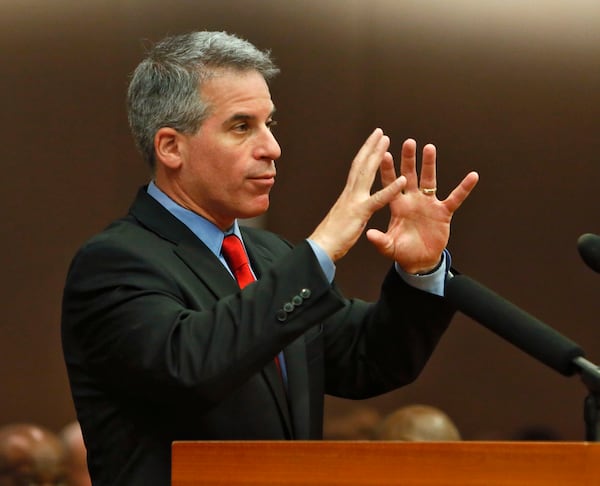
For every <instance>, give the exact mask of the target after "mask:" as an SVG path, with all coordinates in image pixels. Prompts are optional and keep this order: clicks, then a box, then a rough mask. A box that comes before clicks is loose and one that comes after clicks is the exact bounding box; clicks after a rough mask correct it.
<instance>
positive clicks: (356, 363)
mask: <svg viewBox="0 0 600 486" xmlns="http://www.w3.org/2000/svg"><path fill="white" fill-rule="evenodd" d="M454 312H455V310H454V309H453V308H452V307H451V306H450V305H449V304H448V303H447V302H446V301H445V299H444V298H443V297H439V296H437V295H433V294H430V293H427V292H424V291H421V290H418V289H415V288H413V287H411V286H410V285H408V284H406V283H405V282H404V281H403V280H402V279H401V278H400V277H399V275H398V274H397V273H396V271H395V270H394V269H393V268H392V269H391V270H390V272H389V273H388V275H387V276H386V278H385V280H384V282H383V285H382V289H381V294H380V298H379V300H378V301H377V302H376V303H366V302H363V301H360V300H349V301H346V304H345V306H344V308H342V309H341V310H339V311H337V312H336V313H335V314H334V315H333V316H332V317H331V318H330V319H329V320H328V321H327V322H326V325H325V326H324V333H323V334H324V336H323V339H324V349H325V361H324V367H325V390H326V393H328V394H331V395H335V396H341V397H345V398H367V397H372V396H375V395H378V394H381V393H385V392H388V391H390V390H393V389H395V388H398V387H400V386H403V385H406V384H408V383H411V382H413V381H414V380H415V379H416V378H417V376H418V375H419V374H420V372H421V371H422V370H423V368H424V366H425V364H426V363H427V360H428V359H429V357H430V356H431V353H432V352H433V350H434V349H435V347H436V345H437V344H438V342H439V340H440V338H441V336H442V334H443V333H444V331H445V330H446V329H447V327H448V325H449V323H450V320H451V319H452V316H453V314H454Z"/></svg>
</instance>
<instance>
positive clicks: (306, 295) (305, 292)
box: [300, 289, 311, 299]
mask: <svg viewBox="0 0 600 486" xmlns="http://www.w3.org/2000/svg"><path fill="white" fill-rule="evenodd" d="M310 294H311V292H310V289H302V290H301V291H300V297H302V298H303V299H308V298H309V297H310Z"/></svg>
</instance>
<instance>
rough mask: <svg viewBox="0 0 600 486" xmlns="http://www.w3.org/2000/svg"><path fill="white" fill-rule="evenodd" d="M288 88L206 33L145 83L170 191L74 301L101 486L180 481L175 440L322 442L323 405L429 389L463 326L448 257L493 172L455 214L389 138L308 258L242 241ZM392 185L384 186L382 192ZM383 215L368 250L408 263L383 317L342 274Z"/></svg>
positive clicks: (145, 113) (154, 196)
mask: <svg viewBox="0 0 600 486" xmlns="http://www.w3.org/2000/svg"><path fill="white" fill-rule="evenodd" d="M276 72H277V68H276V67H275V66H274V65H273V63H272V61H271V59H270V58H269V55H268V53H265V52H261V51H259V50H258V49H256V48H255V47H254V46H253V45H251V44H250V43H248V42H246V41H244V40H241V39H239V38H237V37H234V36H231V35H228V34H225V33H218V32H217V33H215V32H197V33H192V34H186V35H181V36H175V37H171V38H168V39H165V40H164V41H162V42H160V43H158V44H157V45H156V46H155V47H154V48H153V49H152V50H151V51H150V53H149V54H148V57H147V58H146V59H145V60H144V61H143V62H142V63H141V64H140V65H139V66H138V68H137V69H136V71H135V73H134V75H133V77H132V80H131V84H130V87H129V93H128V104H129V118H130V125H131V128H132V131H133V134H134V138H135V139H136V142H137V144H138V146H139V148H140V150H141V152H142V154H143V155H144V157H145V158H146V160H147V161H148V163H149V164H150V166H151V168H152V171H153V179H152V181H151V182H150V184H149V185H148V186H145V187H143V188H141V190H140V191H139V193H138V195H137V197H136V199H135V201H134V202H133V205H132V207H131V209H130V211H129V213H128V215H127V216H126V217H124V218H123V219H120V220H118V221H116V222H115V223H113V224H112V225H110V226H109V227H108V228H107V229H106V230H105V231H103V232H102V233H100V234H99V235H97V236H96V237H94V238H92V239H91V240H90V241H88V242H87V243H86V244H85V245H84V246H83V247H82V249H81V250H80V251H79V252H78V253H77V255H76V256H75V258H74V260H73V262H72V265H71V268H70V270H69V274H68V277H67V282H66V287H65V292H64V301H63V323H62V326H63V327H62V332H63V334H62V335H63V349H64V354H65V361H66V364H67V368H68V372H69V379H70V383H71V389H72V393H73V397H74V401H75V406H76V409H77V415H78V419H79V421H80V423H81V426H82V429H83V434H84V437H85V441H86V446H87V448H88V454H89V457H88V464H89V469H90V473H91V476H92V479H93V483H94V484H95V485H110V486H115V485H127V486H134V485H145V486H147V485H167V484H169V478H170V447H171V443H172V441H174V440H192V439H196V440H206V439H318V438H321V436H322V418H323V396H324V393H330V394H334V395H338V396H342V397H349V398H363V397H370V396H373V395H376V394H380V393H383V392H387V391H389V390H392V389H394V388H397V387H399V386H401V385H404V384H406V383H409V382H411V381H412V380H414V379H415V378H416V376H417V375H418V374H419V372H420V370H421V369H422V368H423V366H424V364H425V362H426V360H427V359H428V357H429V356H430V354H431V352H432V351H433V348H434V347H435V345H436V343H437V342H438V340H439V338H440V336H441V334H442V333H443V332H444V330H445V329H446V327H447V325H448V323H449V321H450V319H451V316H452V313H453V309H452V308H450V307H449V305H448V304H447V303H446V302H445V301H444V299H443V297H442V295H443V285H444V279H445V277H446V274H447V271H448V266H449V257H448V255H447V253H446V252H445V246H446V244H447V240H448V236H449V227H450V220H451V217H452V214H453V213H454V211H455V210H456V209H457V208H458V207H459V206H460V204H461V203H462V202H463V201H464V199H465V198H466V197H467V196H468V194H469V192H470V191H471V190H472V188H473V187H474V186H475V184H476V182H477V174H476V173H471V174H469V175H467V176H466V177H465V179H464V180H463V181H462V182H461V184H460V185H459V186H458V187H457V188H456V189H455V190H454V191H453V192H452V193H451V194H450V196H449V197H448V198H447V199H446V200H444V201H439V200H438V199H437V198H436V197H435V184H436V174H435V148H434V147H433V146H432V145H428V146H426V147H425V148H424V150H423V161H422V165H423V166H422V170H421V175H420V180H419V177H418V176H417V173H416V169H415V165H416V163H415V159H416V144H415V142H414V141H413V140H407V141H406V142H405V143H404V144H403V147H402V161H401V173H402V176H400V177H397V176H396V172H395V169H394V164H393V159H392V156H391V154H390V153H389V152H388V151H387V149H388V147H389V143H390V142H389V139H388V137H386V136H385V135H384V134H383V132H382V131H381V130H380V129H376V130H374V131H373V133H372V134H371V135H370V136H369V138H368V139H367V140H366V142H365V144H364V145H363V146H362V148H361V149H360V151H359V152H358V154H357V155H356V157H355V159H354V161H353V163H352V166H351V168H350V172H349V175H348V180H347V184H346V186H345V188H344V190H343V191H342V193H341V195H340V196H339V198H338V200H337V201H336V203H335V204H334V205H333V207H332V208H331V210H330V211H329V213H328V214H327V216H326V217H325V219H324V220H323V221H322V222H321V223H320V224H319V225H318V226H317V228H316V229H315V231H314V232H313V233H312V234H311V235H310V237H309V238H307V240H305V241H304V242H302V243H300V244H298V245H297V246H292V245H291V244H290V243H288V242H287V241H285V240H283V239H281V238H280V237H278V236H276V235H274V234H272V233H270V232H267V231H264V230H257V229H252V228H244V227H240V226H239V225H238V223H237V219H238V218H248V217H253V216H257V215H259V214H262V213H263V212H264V211H266V209H267V207H268V205H269V191H270V189H271V187H272V186H273V183H274V178H275V160H276V159H278V158H279V156H280V154H281V150H280V147H279V145H278V143H277V141H276V140H275V138H274V136H273V134H272V132H271V127H272V126H273V124H274V123H275V122H274V120H273V113H274V105H273V102H272V101H271V96H270V93H269V88H268V84H267V82H268V80H269V79H271V77H272V76H274V75H275V74H276ZM378 170H379V171H380V174H381V179H382V185H383V188H382V189H381V190H379V191H377V192H375V193H373V194H371V186H372V184H373V181H374V178H375V175H376V173H377V171H378ZM384 206H388V207H389V209H390V213H391V217H390V224H389V228H388V230H387V232H385V233H384V232H381V231H377V230H369V231H367V237H368V239H369V240H370V241H371V242H372V243H373V244H374V245H375V247H376V249H377V250H378V251H379V252H380V253H381V254H383V255H384V256H386V257H388V258H390V260H392V261H393V262H395V263H394V265H393V267H392V268H390V271H389V273H388V275H387V276H386V277H385V279H384V282H383V285H382V290H381V297H380V299H379V300H378V301H377V302H375V303H367V302H363V301H360V300H349V299H346V298H345V297H344V296H343V295H342V294H341V293H340V292H339V290H338V289H337V288H336V286H335V283H334V281H333V277H334V272H335V262H336V261H338V260H339V259H340V258H342V257H343V256H344V255H345V254H346V253H347V252H348V250H349V249H350V248H351V247H352V246H353V245H354V243H355V242H356V240H357V239H358V238H359V236H360V235H361V234H362V232H363V231H364V229H365V227H366V224H367V222H368V220H369V218H370V217H371V215H372V214H373V213H374V211H376V210H378V209H380V208H382V207H384ZM230 234H233V235H236V236H237V238H239V240H237V241H238V242H239V241H240V240H241V241H242V242H243V249H242V253H243V255H244V256H245V255H247V256H248V257H249V261H250V266H251V272H252V274H251V279H254V278H256V279H257V280H256V281H254V282H253V283H250V284H249V285H247V286H244V285H246V284H245V283H244V284H242V283H241V280H238V281H239V282H240V284H238V282H236V279H239V277H238V274H237V269H236V268H234V269H230V268H229V264H228V260H227V259H226V258H228V257H227V252H226V250H225V248H224V245H223V242H224V239H225V237H226V236H227V235H230ZM228 241H229V239H228ZM222 246H223V247H222ZM234 277H235V278H234ZM240 287H243V289H240Z"/></svg>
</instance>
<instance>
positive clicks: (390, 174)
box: [379, 152, 397, 187]
mask: <svg viewBox="0 0 600 486" xmlns="http://www.w3.org/2000/svg"><path fill="white" fill-rule="evenodd" d="M379 175H380V177H381V185H382V186H383V187H387V186H389V185H390V184H391V183H393V182H394V181H395V180H396V178H397V176H396V169H395V167H394V158H393V157H392V154H390V153H389V152H387V153H385V154H384V156H383V160H382V161H381V165H380V166H379Z"/></svg>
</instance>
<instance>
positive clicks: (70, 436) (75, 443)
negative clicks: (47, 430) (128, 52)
mask: <svg viewBox="0 0 600 486" xmlns="http://www.w3.org/2000/svg"><path fill="white" fill-rule="evenodd" d="M60 438H61V440H62V442H63V445H64V447H65V450H66V453H67V462H66V465H67V478H68V482H67V484H68V486H91V485H92V480H91V479H90V473H89V472H88V467H87V449H86V447H85V443H84V441H83V435H82V433H81V426H80V425H79V422H77V421H75V422H71V423H69V424H67V425H65V426H64V427H63V429H62V430H61V431H60Z"/></svg>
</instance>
